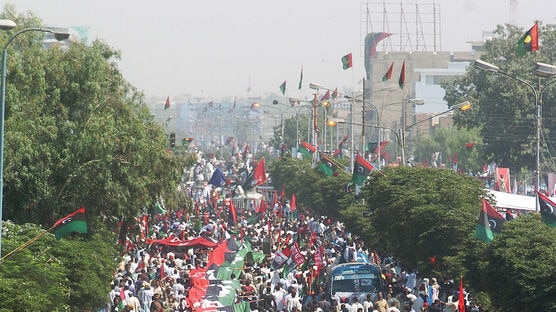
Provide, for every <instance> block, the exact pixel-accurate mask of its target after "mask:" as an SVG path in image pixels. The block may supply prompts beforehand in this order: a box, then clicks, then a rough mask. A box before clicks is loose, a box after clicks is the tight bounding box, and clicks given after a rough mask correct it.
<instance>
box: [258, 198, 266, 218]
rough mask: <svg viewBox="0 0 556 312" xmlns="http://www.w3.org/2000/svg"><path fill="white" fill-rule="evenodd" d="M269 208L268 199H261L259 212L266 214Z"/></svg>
mask: <svg viewBox="0 0 556 312" xmlns="http://www.w3.org/2000/svg"><path fill="white" fill-rule="evenodd" d="M267 209H268V205H267V203H266V201H265V200H264V199H261V204H260V205H259V209H257V210H258V211H257V212H258V213H260V214H264V213H265V212H266V210H267Z"/></svg>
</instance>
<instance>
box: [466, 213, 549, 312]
mask: <svg viewBox="0 0 556 312" xmlns="http://www.w3.org/2000/svg"><path fill="white" fill-rule="evenodd" d="M480 250H481V252H480V253H479V254H478V255H477V258H476V260H477V262H476V263H474V265H475V267H476V268H477V269H476V273H477V274H476V275H475V276H474V280H473V281H474V283H475V284H476V285H480V286H481V288H482V289H483V290H484V291H485V292H487V293H488V295H489V296H490V298H491V303H492V306H494V307H496V309H492V311H508V312H511V311H555V310H556V300H555V299H554V293H556V284H554V276H556V267H555V266H554V263H556V253H555V252H554V251H555V250H556V229H555V228H550V227H547V226H546V224H544V223H543V222H542V221H541V218H540V215H539V214H534V213H530V214H526V215H521V216H520V217H519V218H516V219H514V220H512V221H511V222H505V223H504V227H503V229H502V233H500V234H499V235H497V236H496V238H495V239H494V241H492V242H491V243H490V244H488V245H487V246H483V248H481V249H480Z"/></svg>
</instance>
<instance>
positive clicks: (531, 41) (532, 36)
mask: <svg viewBox="0 0 556 312" xmlns="http://www.w3.org/2000/svg"><path fill="white" fill-rule="evenodd" d="M538 50H539V24H538V23H535V25H533V27H531V28H530V29H529V30H528V31H527V32H526V33H525V34H523V36H521V38H519V41H518V42H517V55H518V56H524V55H525V54H526V53H527V52H535V51H538Z"/></svg>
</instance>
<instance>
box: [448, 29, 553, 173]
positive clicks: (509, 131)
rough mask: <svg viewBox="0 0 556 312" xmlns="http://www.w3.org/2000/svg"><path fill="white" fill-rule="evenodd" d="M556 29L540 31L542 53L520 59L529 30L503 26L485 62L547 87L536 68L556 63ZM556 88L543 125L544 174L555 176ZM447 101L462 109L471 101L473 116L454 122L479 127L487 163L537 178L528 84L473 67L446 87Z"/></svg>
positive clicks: (546, 95)
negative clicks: (519, 45) (518, 46)
mask: <svg viewBox="0 0 556 312" xmlns="http://www.w3.org/2000/svg"><path fill="white" fill-rule="evenodd" d="M555 30H556V26H555V25H546V26H542V25H541V26H540V30H539V32H540V33H541V36H542V46H541V51H540V53H529V54H527V55H526V56H524V57H518V55H517V53H516V44H517V42H518V40H519V38H520V37H521V36H522V35H523V34H524V33H525V31H526V30H524V29H521V28H516V27H515V26H512V25H506V26H498V27H497V28H496V30H495V31H494V33H493V34H494V36H493V38H492V39H491V40H488V41H487V42H486V43H485V53H484V54H483V55H482V57H481V59H483V60H485V61H487V62H489V63H492V64H495V65H496V66H499V67H500V70H501V71H502V72H505V73H507V74H508V75H510V76H513V77H517V78H519V79H522V80H523V81H525V82H528V83H530V84H531V86H532V87H534V88H535V89H536V88H537V87H538V86H537V81H539V83H540V85H541V86H542V85H543V84H545V83H546V82H547V80H545V79H540V80H538V78H537V77H535V76H534V75H533V68H534V65H535V62H544V63H551V62H552V61H553V60H554V59H555V58H556V50H555V49H554V48H555V47H556V31H555ZM555 87H556V85H554V84H553V85H550V86H549V87H548V88H546V90H545V91H544V92H543V97H542V99H539V100H542V106H543V109H542V117H543V118H542V119H543V123H542V124H543V130H542V133H543V136H542V137H543V141H542V142H541V144H542V148H541V151H542V155H541V162H542V165H541V166H542V168H541V172H550V171H554V169H556V168H555V165H554V161H552V158H551V156H550V155H553V153H552V152H551V151H550V148H549V147H550V146H549V145H548V143H546V142H551V141H553V140H554V139H556V137H554V133H556V124H554V123H552V122H549V121H550V120H553V118H554V117H556V105H554V104H556V103H555V102H556V93H555V92H553V91H554V90H555V89H554V88H555ZM444 88H445V89H446V97H445V99H446V100H447V101H448V102H453V103H457V102H459V101H461V100H469V101H471V102H472V103H473V113H472V114H460V115H459V116H456V117H455V118H454V121H455V123H456V125H463V126H465V127H468V128H472V127H479V128H480V129H481V136H482V137H483V146H484V150H485V153H486V157H487V158H488V159H487V160H488V161H495V162H496V163H498V165H500V166H503V167H509V168H510V169H511V171H512V172H519V171H521V169H522V168H527V169H529V172H532V171H533V170H534V168H535V165H536V164H535V163H536V117H537V108H536V106H535V94H534V92H533V91H532V90H531V88H530V87H528V86H527V85H526V84H525V83H521V82H519V81H516V80H515V79H512V78H509V77H506V76H504V75H501V74H495V73H491V72H487V71H484V70H479V69H475V68H473V67H470V68H469V69H468V71H467V73H466V75H465V76H463V77H460V78H458V79H456V80H455V81H453V82H449V83H446V84H445V85H444Z"/></svg>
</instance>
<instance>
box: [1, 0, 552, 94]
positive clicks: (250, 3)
mask: <svg viewBox="0 0 556 312" xmlns="http://www.w3.org/2000/svg"><path fill="white" fill-rule="evenodd" d="M514 1H516V3H517V6H516V9H515V15H514V20H515V24H516V25H518V26H520V27H522V28H524V29H526V28H529V27H531V26H532V25H533V23H534V21H535V20H540V21H542V22H543V23H545V24H551V23H555V22H556V20H555V18H556V1H554V0H529V1H524V0H519V1H517V0H514ZM382 2H383V1H374V2H370V3H373V4H374V5H375V6H376V5H377V4H380V3H382ZM384 2H386V3H390V4H396V3H400V1H392V0H385V1H384ZM405 2H406V3H418V4H419V6H426V5H427V4H432V3H433V2H434V3H436V4H439V5H440V15H439V16H440V23H441V24H440V33H441V46H442V50H444V51H469V50H470V46H469V45H468V44H467V43H466V42H467V41H471V40H474V41H478V40H481V39H482V31H490V30H493V29H494V28H495V27H496V25H499V24H504V23H507V22H509V21H510V2H511V0H435V1H433V0H427V1H417V0H413V1H409V0H408V1H405ZM7 3H11V4H14V5H15V7H16V10H17V12H19V13H22V12H25V11H31V12H32V13H33V14H34V15H36V16H38V17H39V18H41V19H42V20H43V22H44V24H45V25H49V26H88V27H89V37H90V38H91V39H95V38H98V39H101V40H102V41H104V42H106V43H107V44H108V45H110V46H111V47H113V48H115V49H118V50H120V51H121V52H122V60H121V62H120V69H121V71H122V72H123V74H124V76H125V77H126V79H127V80H128V81H130V82H131V83H132V84H133V85H134V86H136V87H137V88H138V89H140V90H143V91H144V92H145V94H146V95H147V97H153V96H154V97H162V98H166V96H170V97H171V98H173V97H177V96H179V95H183V94H191V95H193V96H201V97H209V98H210V97H220V96H244V95H246V91H247V88H248V86H249V84H250V85H251V93H250V94H264V93H268V92H275V93H279V85H280V84H281V83H282V82H283V81H284V80H287V90H288V91H287V92H288V95H289V96H295V97H305V98H306V97H307V96H308V95H309V94H310V93H311V90H310V89H309V88H308V84H309V83H310V82H315V83H318V84H321V85H323V86H326V87H329V88H335V87H339V88H340V89H342V88H346V87H347V88H355V89H357V87H354V86H356V84H357V81H359V80H360V79H361V78H363V77H364V76H365V72H364V64H363V58H362V55H361V50H362V49H361V45H362V42H361V39H360V36H361V24H362V21H361V20H362V18H363V17H364V14H363V15H362V12H361V8H362V3H366V2H365V1H363V2H362V1H354V0H281V1H269V0H233V1H230V0H217V1H203V0H159V1H155V0H94V1H91V0H88V1H87V0H8V1H7ZM423 11H425V10H423ZM363 24H365V22H364V21H363ZM373 30H374V31H375V32H376V31H383V29H373ZM393 36H395V34H394V35H393ZM349 52H352V53H353V62H354V68H353V69H352V70H342V67H341V62H340V58H341V57H342V56H343V55H346V54H347V53H349ZM302 66H303V68H304V69H303V71H304V78H303V88H302V90H301V91H299V90H298V89H297V85H298V83H299V75H300V69H301V67H302Z"/></svg>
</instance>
